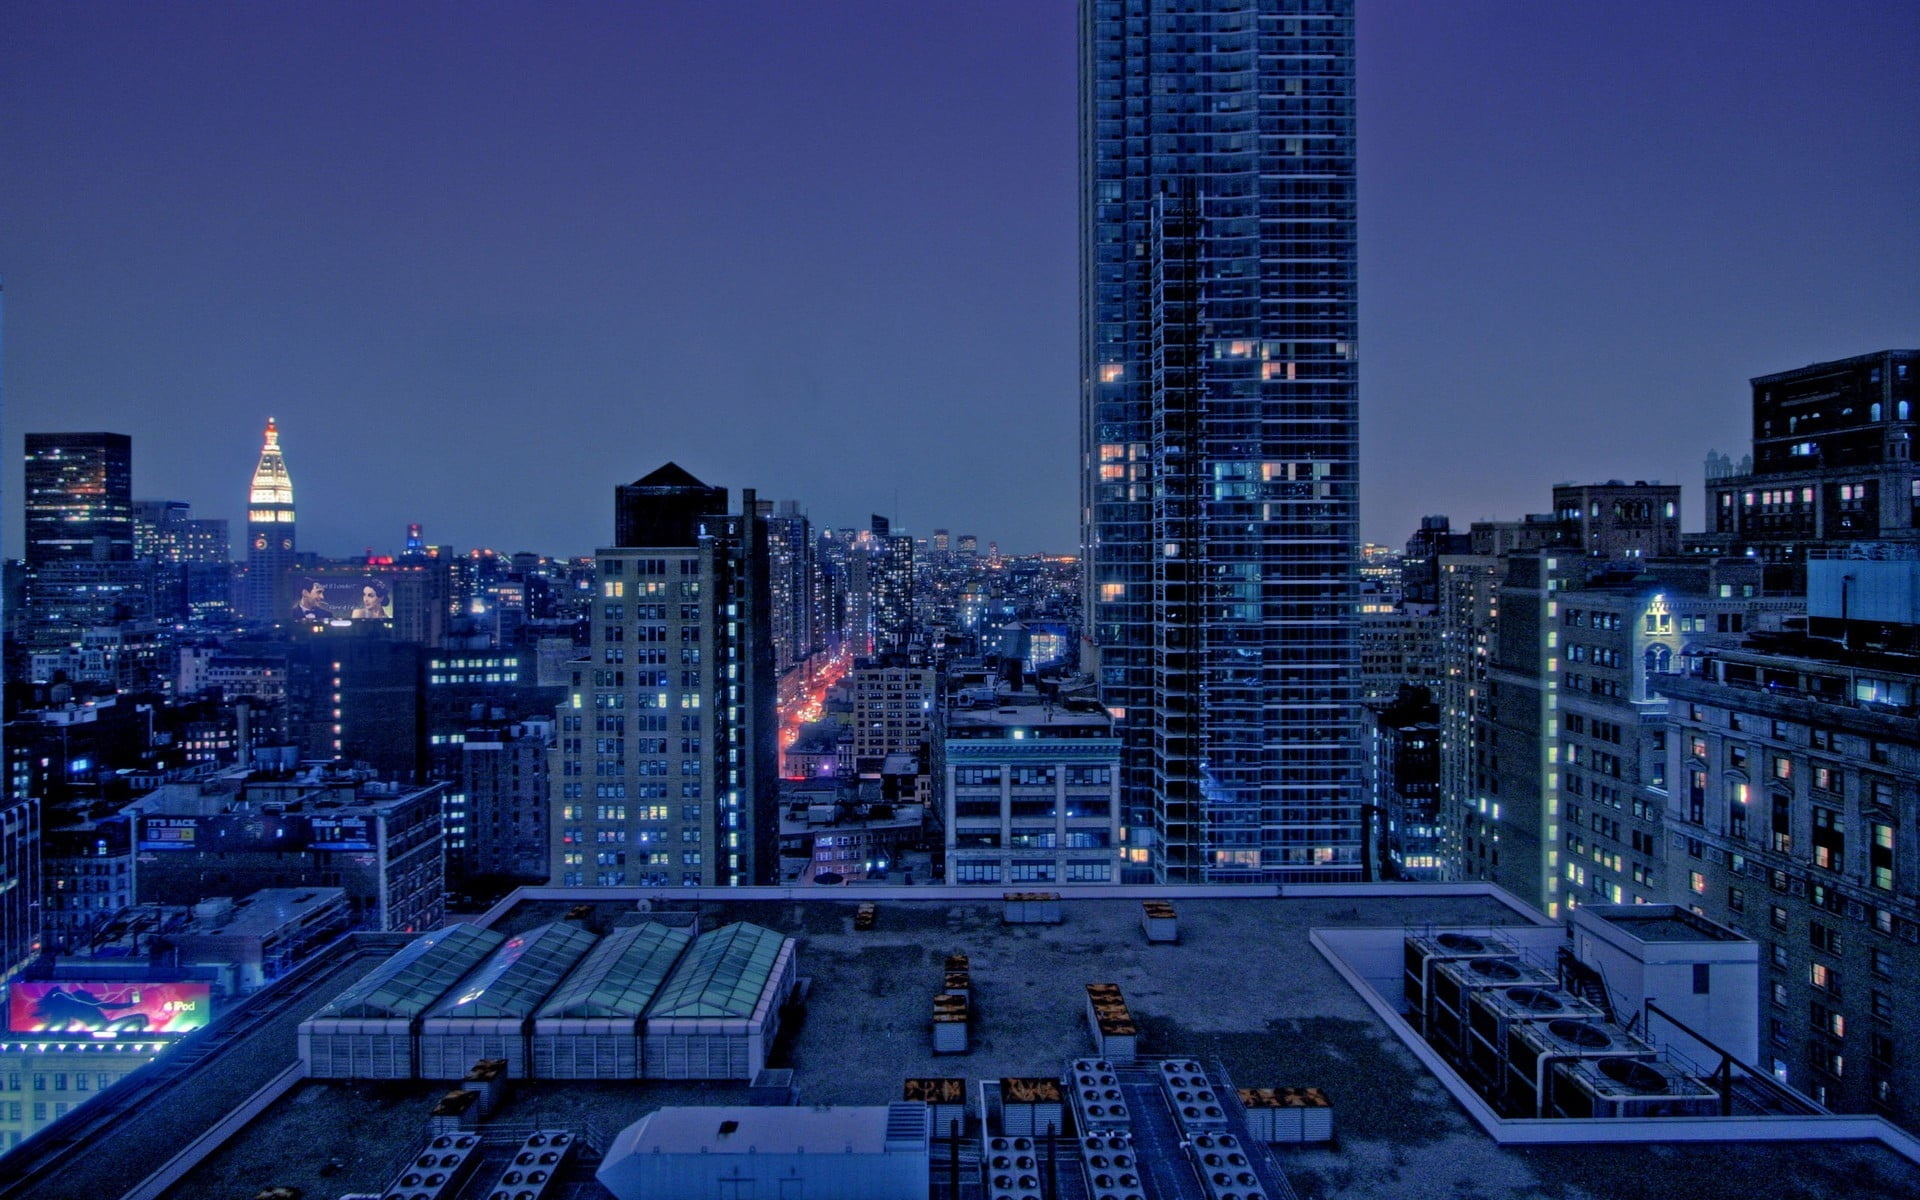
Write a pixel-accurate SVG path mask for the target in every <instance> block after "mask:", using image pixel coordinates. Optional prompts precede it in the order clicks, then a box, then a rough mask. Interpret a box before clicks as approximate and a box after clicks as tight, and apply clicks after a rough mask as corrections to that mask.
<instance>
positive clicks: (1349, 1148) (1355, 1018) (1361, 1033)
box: [167, 889, 1920, 1200]
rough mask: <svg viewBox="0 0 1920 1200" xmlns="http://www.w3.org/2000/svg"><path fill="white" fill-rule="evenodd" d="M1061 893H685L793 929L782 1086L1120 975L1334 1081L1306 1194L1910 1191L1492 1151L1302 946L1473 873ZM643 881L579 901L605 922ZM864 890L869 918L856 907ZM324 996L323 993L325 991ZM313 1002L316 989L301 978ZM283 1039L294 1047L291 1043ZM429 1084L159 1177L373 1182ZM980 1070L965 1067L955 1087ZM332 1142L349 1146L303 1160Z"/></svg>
mask: <svg viewBox="0 0 1920 1200" xmlns="http://www.w3.org/2000/svg"><path fill="white" fill-rule="evenodd" d="M1150 895H1151V893H1138V894H1134V895H1131V896H1129V897H1127V898H1118V899H1081V898H1077V897H1075V896H1074V895H1073V894H1072V893H1071V892H1070V891H1069V892H1068V893H1067V894H1066V898H1065V899H1064V900H1063V901H1062V910H1063V914H1064V918H1065V919H1064V921H1063V922H1062V923H1061V924H1058V925H1005V924H1003V923H1002V922H1001V913H1002V909H1003V907H1004V906H1003V903H1002V901H1001V899H1000V892H999V891H998V890H994V891H991V892H982V893H980V894H978V895H977V896H976V895H971V894H968V895H965V896H957V895H956V894H955V892H954V891H952V890H946V889H943V890H942V891H940V892H938V893H936V892H933V891H932V889H929V890H928V895H927V898H926V899H924V900H921V899H905V898H895V897H893V896H891V895H874V896H862V895H860V894H859V893H854V894H852V895H848V896H846V898H845V899H839V898H833V896H834V894H833V893H825V894H824V895H823V897H822V898H821V899H818V900H815V899H812V898H809V899H808V900H806V901H805V902H799V901H793V900H766V901H750V900H747V901H728V902H694V901H686V900H677V898H676V897H675V896H673V895H672V894H671V893H666V894H661V893H653V894H652V895H650V896H649V899H651V900H652V901H653V902H654V903H655V904H656V905H657V906H659V907H661V908H667V907H674V908H697V909H698V910H699V913H700V919H701V927H702V929H703V930H704V929H712V928H714V927H716V926H718V925H722V924H725V923H727V922H731V921H752V922H754V923H756V924H759V925H763V926H765V927H767V928H770V929H773V930H776V931H779V932H780V933H783V934H786V935H790V936H793V937H795V938H797V939H799V969H800V974H801V976H802V977H805V978H809V979H810V980H811V992H810V994H809V996H808V999H807V1003H806V1007H805V1009H804V1011H803V1012H802V1013H801V1014H800V1015H799V1016H798V1018H797V1019H795V1020H793V1021H791V1022H790V1023H789V1025H788V1027H787V1029H786V1031H785V1032H784V1033H783V1035H782V1037H781V1039H780V1041H779V1043H778V1045H777V1046H776V1048H775V1052H774V1055H773V1060H772V1063H771V1065H773V1066H784V1067H791V1068H793V1070H794V1084H795V1085H796V1087H797V1088H798V1102H799V1103H800V1104H801V1105H803V1106H804V1105H811V1104H854V1105H880V1104H886V1103H888V1102H890V1101H893V1100H898V1099H901V1098H902V1095H903V1086H904V1082H905V1080H907V1079H910V1078H928V1077H950V1076H964V1077H966V1078H967V1079H968V1080H969V1081H978V1080H981V1079H986V1080H998V1079H1001V1078H1004V1077H1008V1076H1052V1075H1057V1074H1060V1073H1061V1072H1063V1070H1064V1068H1065V1064H1066V1061H1067V1060H1068V1059H1072V1058H1084V1057H1090V1056H1091V1055H1092V1054H1093V1044H1092V1040H1091V1037H1090V1035H1089V1033H1088V1030H1087V1019H1086V985H1087V984H1088V983H1091V982H1099V981H1111V982H1114V983H1117V984H1118V985H1119V986H1120V989H1121V992H1122V994H1123V995H1124V997H1125V998H1126V1002H1127V1005H1128V1007H1129V1008H1130V1009H1131V1010H1132V1012H1133V1015H1134V1019H1135V1021H1136V1022H1137V1023H1138V1025H1139V1029H1140V1038H1141V1046H1140V1051H1141V1053H1142V1054H1144V1055H1150V1056H1160V1055H1181V1056H1186V1057H1193V1058H1199V1059H1202V1060H1206V1061H1214V1062H1218V1063H1219V1064H1220V1065H1221V1066H1223V1067H1224V1068H1225V1070H1226V1071H1227V1073H1228V1074H1229V1075H1230V1076H1231V1078H1232V1081H1233V1082H1234V1083H1235V1084H1236V1085H1238V1086H1241V1087H1317V1088H1319V1089H1321V1090H1322V1091H1324V1092H1325V1093H1326V1094H1327V1096H1328V1098H1329V1099H1330V1100H1331V1102H1332V1106H1333V1114H1334V1126H1335V1130H1336V1133H1337V1136H1338V1141H1337V1142H1336V1143H1335V1144H1334V1145H1333V1146H1332V1147H1316V1148H1302V1147H1291V1148H1290V1147H1278V1148H1276V1151H1275V1152H1276V1155H1277V1157H1278V1159H1279V1162H1280V1163H1281V1165H1282V1167H1283V1169H1284V1170H1285V1172H1286V1174H1287V1177H1288V1179H1289V1180H1290V1181H1291V1182H1292V1184H1293V1187H1294V1189H1295V1191H1296V1192H1298V1194H1299V1196H1300V1197H1301V1200H1336V1198H1337V1200H1496V1198H1497V1200H1534V1198H1539V1200H1673V1198H1676V1197H1685V1198H1686V1200H1720V1198H1723V1197H1724V1198H1726V1200H1753V1198H1755V1197H1761V1196H1764V1197H1767V1198H1768V1200H1833V1198H1839V1197H1856V1196H1857V1197H1880V1196H1889V1197H1890V1196H1917V1195H1920V1167H1915V1166H1913V1165H1912V1164H1909V1163H1907V1162H1905V1161H1904V1160H1902V1159H1900V1158H1898V1157H1897V1156H1895V1155H1893V1154H1892V1153H1890V1152H1888V1151H1886V1150H1885V1149H1883V1148H1881V1147H1879V1146H1877V1145H1871V1144H1850V1143H1837V1142H1821V1143H1817V1144H1806V1143H1794V1144H1767V1145H1761V1144H1720V1145H1706V1146H1702V1145H1655V1146H1646V1145H1637V1146H1605V1147H1603V1146H1594V1147H1587V1146H1557V1147H1544V1148H1542V1147H1534V1148H1525V1149H1518V1148H1516V1149H1503V1148H1501V1147H1499V1146H1498V1145H1496V1144H1494V1143H1493V1142H1492V1141H1491V1140H1490V1139H1489V1138H1487V1137H1486V1136H1485V1135H1484V1134H1482V1133H1481V1132H1480V1130H1479V1128H1478V1126H1476V1125H1474V1124H1473V1123H1472V1121H1471V1120H1470V1119H1469V1118H1468V1117H1467V1115H1466V1113H1465V1112H1464V1111H1462V1110H1461V1109H1460V1108H1459V1107H1458V1106H1457V1105H1456V1104H1455V1102H1454V1101H1453V1099H1452V1097H1451V1096H1449V1095H1448V1094H1447V1092H1446V1091H1445V1089H1444V1088H1442V1087H1441V1085H1440V1083H1439V1082H1438V1081H1437V1080H1436V1079H1434V1078H1433V1077H1432V1076H1431V1075H1430V1074H1429V1073H1428V1072H1427V1071H1426V1070H1425V1069H1424V1068H1422V1067H1421V1065H1420V1064H1419V1063H1418V1061H1417V1060H1415V1059H1414V1058H1413V1057H1412V1055H1411V1054H1410V1053H1408V1051H1407V1050H1406V1048H1405V1047H1404V1046H1402V1045H1401V1044H1400V1042H1399V1040H1398V1039H1397V1038H1396V1037H1395V1036H1394V1034H1393V1033H1392V1031H1390V1030H1389V1029H1388V1028H1387V1027H1386V1025H1385V1024H1384V1023H1383V1022H1381V1021H1380V1020H1379V1018H1377V1017H1376V1016H1375V1015H1374V1013H1373V1011H1372V1010H1371V1009H1370V1008H1368V1007H1367V1005H1366V1004H1365V1002H1364V1001H1362V1000H1361V998H1360V997H1359V996H1358V995H1357V994H1356V993H1355V992H1354V991H1353V989H1352V988H1351V987H1349V986H1348V985H1347V983H1346V982H1345V981H1344V980H1343V979H1341V978H1340V977H1339V975H1337V974H1336V973H1335V972H1334V970H1333V968H1332V967H1331V966H1330V965H1329V964H1328V963H1327V962H1326V961H1325V960H1324V959H1323V958H1321V956H1320V954H1319V953H1318V952H1317V951H1316V950H1315V949H1314V948H1313V946H1312V945H1311V944H1310V942H1309V940H1308V933H1309V931H1310V930H1312V929H1315V928H1339V927H1348V928H1377V927H1398V926H1427V925H1439V926H1454V927H1466V928H1484V927H1486V926H1488V925H1494V924H1510V923H1514V922H1517V921H1519V920H1520V918H1519V916H1518V914H1516V913H1515V912H1514V911H1513V910H1512V909H1510V908H1507V907H1506V906H1504V905H1502V904H1500V903H1499V902H1497V901H1496V900H1493V899H1490V898H1487V897H1483V896H1472V895H1457V896H1446V897H1440V898H1434V897H1426V896H1411V895H1409V896H1405V897H1399V896H1389V897H1365V898H1346V897H1339V898H1319V897H1305V898H1300V897H1290V898H1285V899H1236V898H1229V897H1221V898H1213V897H1204V898H1198V899H1196V898H1193V897H1190V896H1184V895H1183V896H1180V897H1178V898H1177V899H1176V900H1175V907H1176V909H1177V911H1178V914H1179V933H1180V940H1179V942H1178V943H1174V944H1149V943H1148V942H1147V941H1146V938H1145V936H1144V935H1143V933H1142V932H1141V928H1140V913H1141V908H1140V901H1141V899H1142V898H1147V897H1149V896H1150ZM634 897H635V893H628V894H626V895H624V896H623V898H622V899H620V900H618V901H614V900H608V901H605V902H597V903H595V904H593V905H592V908H593V912H592V915H591V916H590V918H589V923H590V924H591V925H592V927H593V928H595V929H597V930H601V931H604V930H606V929H609V928H612V927H613V922H614V921H615V920H616V919H617V918H618V917H620V916H623V915H628V914H631V913H632V912H633V911H634ZM861 900H872V901H875V902H876V903H877V904H878V920H877V921H876V923H875V925H874V928H873V929H871V930H869V931H865V932H860V931H856V930H855V929H854V928H853V918H854V913H855V911H856V909H857V908H858V905H859V902H860V901H861ZM575 903H576V902H575V901H573V900H558V899H555V900H544V899H541V900H526V901H523V902H522V903H520V904H519V905H517V906H516V907H515V908H513V909H512V910H511V911H509V912H508V913H506V914H505V916H503V917H502V918H501V919H500V920H498V921H497V922H496V923H495V925H494V928H495V929H497V930H499V931H501V932H505V933H515V932H522V931H525V930H528V929H532V928H534V927H536V926H538V925H541V924H543V923H545V922H547V921H551V920H554V919H557V918H559V917H561V916H564V915H565V913H566V912H567V910H568V909H570V908H572V907H573V906H574V904H575ZM954 953H965V954H967V955H968V956H969V958H970V960H971V961H970V963H969V967H970V970H971V974H972V985H973V989H974V991H973V999H974V1012H975V1017H974V1021H973V1025H972V1029H971V1035H972V1036H971V1046H972V1049H971V1052H970V1053H966V1054H957V1055H937V1056H936V1055H935V1054H934V1053H933V1048H932V1034H931V1013H932V999H933V996H934V995H935V994H936V993H937V992H938V991H940V990H941V984H942V981H943V978H944V971H943V967H944V961H945V958H946V956H947V955H949V954H954ZM328 998H330V996H329V997H328ZM315 1002H316V1004H317V1003H318V1002H319V999H318V998H316V1001H315ZM288 1057H289V1058H291V1051H290V1050H289V1051H288ZM444 1090H445V1085H435V1084H429V1083H414V1082H398V1083H336V1082H323V1081H308V1082H305V1083H303V1084H301V1085H299V1086H298V1087H296V1088H295V1089H294V1090H293V1091H291V1092H290V1093H288V1094H287V1095H286V1096H283V1097H282V1098H281V1099H280V1100H278V1101H277V1102H276V1103H275V1104H274V1105H272V1106H271V1107H269V1108H268V1109H267V1110H266V1111H265V1112H264V1113H263V1114H261V1116H260V1117H258V1118H257V1119H255V1120H254V1121H253V1122H252V1123H251V1124H250V1125H248V1126H247V1127H246V1128H244V1129H243V1130H242V1131H241V1132H240V1133H239V1134H238V1135H236V1136H235V1137H234V1138H232V1139H230V1140H229V1142H228V1143H227V1144H226V1145H224V1146H222V1147H221V1148H220V1149H219V1150H217V1151H216V1152H215V1153H214V1154H213V1155H211V1156H210V1157H209V1158H208V1159H207V1160H206V1161H204V1162H202V1163H201V1164H200V1166H199V1167H198V1168H196V1169H195V1170H194V1171H193V1172H191V1173H189V1174H188V1175H187V1176H186V1177H185V1178H184V1179H183V1180H182V1181H181V1183H180V1184H179V1185H177V1186H176V1187H175V1188H174V1189H172V1190H171V1191H170V1192H169V1193H167V1194H168V1195H169V1196H173V1197H181V1198H183V1200H184V1198H186V1197H195V1198H198V1197H208V1196H214V1197H219V1196H242V1197H244V1196H252V1195H254V1194H255V1193H256V1192H257V1191H258V1190H259V1189H261V1188H263V1187H268V1186H272V1185H275V1184H285V1185H291V1186H296V1187H300V1188H302V1189H303V1190H304V1193H305V1194H306V1195H307V1196H309V1197H322V1198H329V1200H330V1198H331V1197H335V1196H339V1195H342V1194H344V1193H348V1192H355V1191H368V1192H371V1191H376V1190H378V1189H379V1188H381V1187H382V1186H384V1185H385V1184H386V1183H387V1182H389V1180H390V1179H391V1177H392V1171H393V1169H394V1168H395V1167H396V1166H397V1165H398V1156H399V1155H400V1154H402V1153H403V1152H404V1151H405V1150H406V1149H407V1148H408V1147H409V1146H410V1145H411V1144H412V1142H413V1139H415V1138H416V1137H417V1136H419V1134H420V1133H421V1132H422V1130H423V1129H424V1127H425V1122H426V1119H427V1113H428V1111H429V1110H430V1109H431V1108H432V1106H433V1102H434V1099H435V1097H437V1096H438V1095H439V1094H440V1093H441V1092H443V1091H444ZM970 1090H972V1089H970ZM746 1102H747V1087H746V1085H745V1084H744V1083H710V1084H703V1083H656V1082H633V1083H576V1082H564V1081H555V1082H550V1083H549V1082H539V1081H519V1080H516V1081H513V1082H512V1083H511V1084H509V1088H508V1099H507V1102H506V1104H505V1106H504V1107H503V1108H502V1109H501V1110H500V1111H499V1113H498V1114H497V1116H496V1117H495V1118H494V1119H495V1120H497V1121H501V1122H537V1123H539V1124H541V1125H544V1126H546V1127H554V1126H556V1125H568V1126H571V1127H574V1128H580V1129H589V1128H590V1130H591V1132H592V1135H593V1136H594V1137H595V1138H596V1140H597V1141H598V1142H599V1144H600V1145H602V1146H603V1147H604V1146H607V1145H610V1144H611V1139H612V1137H613V1136H614V1135H616V1134H618V1133H619V1132H620V1131H621V1130H622V1129H624V1128H625V1127H626V1126H627V1125H629V1124H631V1123H632V1122H633V1121H635V1120H637V1119H639V1118H640V1117H641V1116H643V1115H645V1114H646V1113H649V1112H652V1111H654V1110H656V1109H658V1108H660V1107H662V1106H665V1105H685V1104H702V1105H741V1104H745V1103H746ZM329 1158H338V1159H339V1160H340V1162H341V1166H340V1167H339V1169H338V1170H336V1171H332V1172H329V1173H328V1174H327V1175H321V1174H320V1173H319V1170H320V1167H321V1166H322V1165H323V1164H325V1163H326V1162H327V1161H328V1159H329Z"/></svg>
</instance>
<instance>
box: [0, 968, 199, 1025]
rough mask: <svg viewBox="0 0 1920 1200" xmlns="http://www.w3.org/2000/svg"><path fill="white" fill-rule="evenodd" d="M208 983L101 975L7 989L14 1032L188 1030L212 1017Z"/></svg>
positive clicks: (8, 1018) (17, 984) (9, 986)
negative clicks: (112, 979) (129, 979)
mask: <svg viewBox="0 0 1920 1200" xmlns="http://www.w3.org/2000/svg"><path fill="white" fill-rule="evenodd" d="M209 995H210V991H209V985H208V984H204V983H107V982H102V981H100V980H97V979H71V980H58V981H51V982H49V981H37V980H36V981H28V982H20V983H13V984H9V985H8V988H7V1029H8V1030H9V1031H10V1032H12V1033H85V1034H91V1035H92V1036H94V1037H99V1038H107V1037H118V1036H120V1035H122V1034H135V1035H140V1036H146V1035H149V1034H155V1033H186V1032H188V1031H189V1030H194V1029H199V1028H201V1027H203V1026H205V1025H206V1023H207V1019H208V1017H209V1016H211V1015H212V1007H213V1006H212V1002H211V1000H210V999H209Z"/></svg>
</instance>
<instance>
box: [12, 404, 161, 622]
mask: <svg viewBox="0 0 1920 1200" xmlns="http://www.w3.org/2000/svg"><path fill="white" fill-rule="evenodd" d="M23 490H24V493H25V495H24V497H23V501H24V507H25V516H26V521H25V528H26V544H25V546H24V547H23V549H24V552H25V558H26V565H27V571H26V586H25V589H24V595H23V601H24V603H23V605H22V609H23V611H22V614H21V621H20V629H21V635H22V639H23V641H24V642H25V643H26V645H27V646H28V648H29V649H32V650H40V651H52V650H58V649H61V648H64V647H68V646H74V645H77V644H78V643H79V641H80V638H81V635H82V633H83V631H85V630H87V629H90V628H94V627H96V626H101V625H112V624H117V623H119V622H121V621H134V620H141V619H143V618H146V617H148V616H150V615H152V611H153V608H152V596H151V592H150V587H149V583H150V572H149V571H148V570H147V568H146V567H145V566H144V565H143V564H140V563H138V562H136V561H135V560H134V555H133V442H132V439H131V438H129V437H127V435H126V434H124V433H29V434H27V436H26V463H25V472H24V476H23Z"/></svg>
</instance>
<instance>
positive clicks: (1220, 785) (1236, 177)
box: [1080, 0, 1364, 883]
mask: <svg viewBox="0 0 1920 1200" xmlns="http://www.w3.org/2000/svg"><path fill="white" fill-rule="evenodd" d="M1080 24H1081V28H1080V79H1081V88H1080V149H1081V197H1080V203H1081V213H1082V221H1081V228H1082V239H1083V240H1082V246H1081V256H1080V263H1081V379H1082V402H1081V449H1082V464H1081V467H1082V483H1081V528H1082V541H1083V552H1084V559H1083V562H1084V563H1085V580H1086V583H1085V586H1086V606H1087V614H1086V615H1087V632H1088V635H1089V637H1090V638H1091V641H1092V643H1093V645H1092V660H1093V665H1094V668H1095V670H1096V671H1097V673H1098V679H1099V683H1100V691H1101V698H1102V699H1103V700H1104V701H1105V702H1106V703H1107V705H1108V706H1109V707H1110V708H1111V709H1113V710H1114V712H1115V715H1116V717H1117V718H1118V720H1117V725H1118V727H1119V728H1120V729H1121V730H1122V731H1123V737H1124V744H1125V750H1124V758H1123V762H1124V766H1123V771H1124V781H1123V783H1124V786H1123V788H1122V796H1123V802H1124V803H1125V805H1126V812H1125V814H1124V816H1125V819H1126V824H1127V827H1128V834H1127V836H1128V843H1127V849H1126V856H1127V860H1128V866H1129V877H1130V878H1135V879H1144V878H1147V877H1149V876H1150V877H1151V878H1153V879H1154V880H1157V881H1165V882H1220V883H1228V882H1272V881H1287V880H1293V881H1306V880H1316V879H1318V880H1340V879H1358V878H1360V876H1361V873H1362V871H1363V869H1364V868H1363V865H1362V859H1363V855H1362V852H1361V851H1362V841H1363V821H1362V810H1361V808H1360V806H1359V789H1358V776H1359V766H1360V726H1359V721H1358V715H1357V713H1358V710H1357V702H1358V694H1359V693H1358V678H1357V676H1358V666H1359V660H1358V654H1357V650H1356V647H1355V642H1354V637H1353V620H1354V616H1353V614H1354V610H1355V606H1356V602H1357V588H1356V578H1357V577H1356V574H1355V565H1356V550H1357V517H1358V477H1357V466H1358V462H1357V460H1358V434H1357V403H1356V401H1357V382H1356V380H1357V367H1356V361H1355V359H1356V348H1355V331H1356V320H1355V303H1356V302H1355V294H1354V287H1355V257H1356V256H1355V243H1354V229H1355V213H1354V203H1355V186H1354V58H1353V6H1352V0H1082V3H1081V8H1080Z"/></svg>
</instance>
